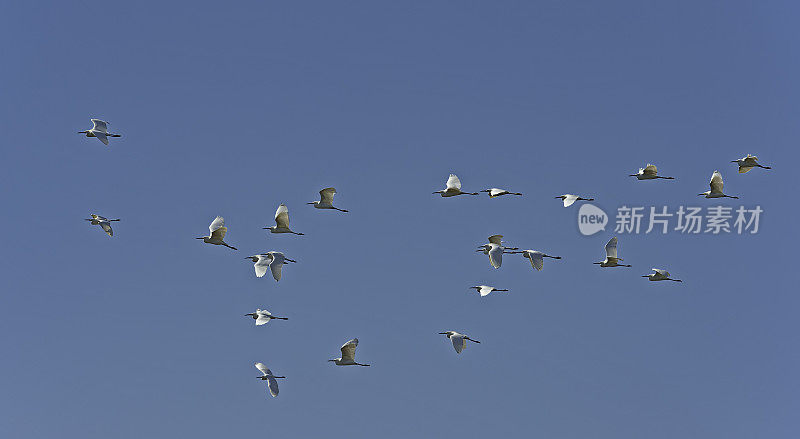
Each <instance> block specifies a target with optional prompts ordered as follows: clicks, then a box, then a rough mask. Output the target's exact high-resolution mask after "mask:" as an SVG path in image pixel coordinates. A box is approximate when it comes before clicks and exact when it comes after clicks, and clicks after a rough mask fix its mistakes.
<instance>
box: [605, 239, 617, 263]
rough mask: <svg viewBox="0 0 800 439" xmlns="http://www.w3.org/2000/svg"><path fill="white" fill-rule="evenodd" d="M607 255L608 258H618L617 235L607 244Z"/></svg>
mask: <svg viewBox="0 0 800 439" xmlns="http://www.w3.org/2000/svg"><path fill="white" fill-rule="evenodd" d="M606 257H608V258H616V257H617V237H616V236H615V237H613V238H611V239H609V240H608V243H607V244H606Z"/></svg>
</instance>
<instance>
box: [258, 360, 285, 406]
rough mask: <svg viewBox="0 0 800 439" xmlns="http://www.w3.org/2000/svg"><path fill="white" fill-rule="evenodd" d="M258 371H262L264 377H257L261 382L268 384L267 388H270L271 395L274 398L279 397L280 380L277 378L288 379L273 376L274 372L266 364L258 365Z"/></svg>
mask: <svg viewBox="0 0 800 439" xmlns="http://www.w3.org/2000/svg"><path fill="white" fill-rule="evenodd" d="M256 369H258V370H260V371H261V373H262V374H263V375H261V376H260V377H256V378H258V379H260V380H264V381H266V382H267V387H269V394H270V395H272V397H273V398H274V397H276V396H278V380H276V379H275V378H286V377H278V376H275V375H273V374H272V371H271V370H269V368H268V367H267V366H266V365H265V364H264V363H256Z"/></svg>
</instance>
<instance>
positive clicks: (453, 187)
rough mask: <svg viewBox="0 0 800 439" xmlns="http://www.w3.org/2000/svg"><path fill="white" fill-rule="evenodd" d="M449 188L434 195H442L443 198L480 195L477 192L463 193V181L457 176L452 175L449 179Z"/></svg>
mask: <svg viewBox="0 0 800 439" xmlns="http://www.w3.org/2000/svg"><path fill="white" fill-rule="evenodd" d="M446 185H447V187H445V188H444V190H441V191H436V192H434V194H441V195H442V197H455V196H456V195H480V194H478V193H477V192H463V191H461V180H459V179H458V177H457V176H456V174H450V177H448V178H447V183H446Z"/></svg>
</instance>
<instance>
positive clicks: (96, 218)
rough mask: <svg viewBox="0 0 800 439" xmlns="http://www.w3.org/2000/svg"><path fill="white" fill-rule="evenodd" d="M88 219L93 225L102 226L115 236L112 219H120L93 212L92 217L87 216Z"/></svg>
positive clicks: (109, 234)
mask: <svg viewBox="0 0 800 439" xmlns="http://www.w3.org/2000/svg"><path fill="white" fill-rule="evenodd" d="M85 219H86V221H91V224H92V225H93V226H100V227H101V228H102V229H103V231H105V232H106V234H107V235H108V236H114V230H112V229H111V221H119V220H118V219H112V220H110V219H108V218H106V217H104V216H100V215H95V214H91V218H85Z"/></svg>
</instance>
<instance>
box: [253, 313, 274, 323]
mask: <svg viewBox="0 0 800 439" xmlns="http://www.w3.org/2000/svg"><path fill="white" fill-rule="evenodd" d="M256 314H258V317H257V318H256V326H261V325H266V324H267V323H269V321H270V320H271V317H272V314H270V313H269V311H264V310H259V311H256Z"/></svg>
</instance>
